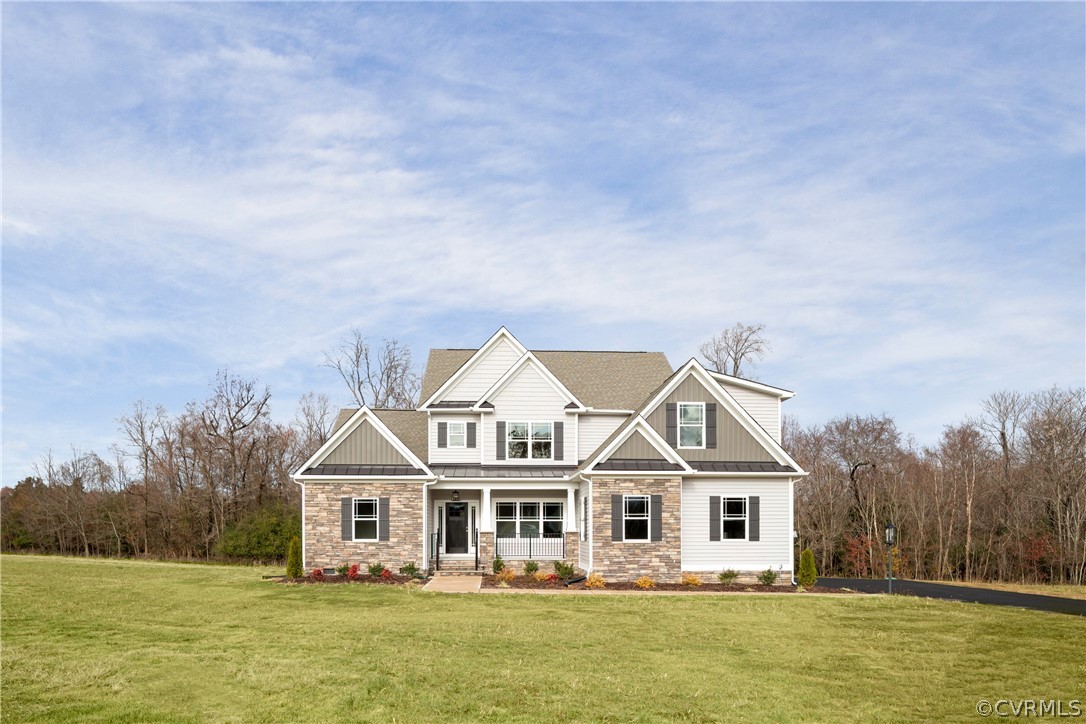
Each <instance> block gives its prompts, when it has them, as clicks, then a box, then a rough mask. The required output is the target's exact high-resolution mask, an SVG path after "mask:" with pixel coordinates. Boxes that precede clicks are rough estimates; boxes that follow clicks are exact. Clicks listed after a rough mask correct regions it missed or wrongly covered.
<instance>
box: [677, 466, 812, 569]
mask: <svg viewBox="0 0 1086 724" xmlns="http://www.w3.org/2000/svg"><path fill="white" fill-rule="evenodd" d="M790 489H791V488H790V485H789V484H788V481H787V480H758V479H754V480H741V479H717V480H712V479H700V478H699V479H687V480H684V481H683V487H682V515H683V517H682V568H683V570H684V571H722V570H724V569H726V568H731V569H734V570H736V571H764V570H765V569H766V568H772V569H773V570H777V568H778V566H780V567H782V568H783V569H784V570H785V571H791V570H792V527H791V524H790V521H789V509H790V508H789V502H790V501H789V496H790V494H791V493H790ZM711 495H719V496H721V497H738V496H751V495H757V496H759V507H760V512H761V524H760V526H759V527H760V534H761V535H760V538H761V540H759V541H740V540H722V541H710V540H709V496H711Z"/></svg>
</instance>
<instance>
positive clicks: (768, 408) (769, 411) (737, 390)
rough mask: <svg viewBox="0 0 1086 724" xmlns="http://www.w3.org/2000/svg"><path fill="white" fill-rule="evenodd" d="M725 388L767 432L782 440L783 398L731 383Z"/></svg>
mask: <svg viewBox="0 0 1086 724" xmlns="http://www.w3.org/2000/svg"><path fill="white" fill-rule="evenodd" d="M724 388H725V389H726V390H727V391H728V392H729V393H730V394H731V396H732V397H734V398H735V401H736V402H738V403H739V404H740V405H742V406H743V409H744V410H746V411H747V412H749V413H750V416H751V417H753V418H754V419H755V420H756V421H757V422H758V424H759V425H761V426H762V427H764V428H765V431H766V432H768V433H769V434H770V435H772V436H773V439H774V440H776V441H777V442H780V441H781V400H780V398H779V397H775V396H773V395H767V394H765V393H764V392H753V391H751V390H746V389H743V388H742V387H736V386H734V385H729V384H725V385H724Z"/></svg>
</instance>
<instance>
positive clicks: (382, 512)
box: [377, 498, 388, 541]
mask: <svg viewBox="0 0 1086 724" xmlns="http://www.w3.org/2000/svg"><path fill="white" fill-rule="evenodd" d="M377 540H379V541H386V540H388V498H378V499H377Z"/></svg>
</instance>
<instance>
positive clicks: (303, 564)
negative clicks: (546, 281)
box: [291, 478, 308, 571]
mask: <svg viewBox="0 0 1086 724" xmlns="http://www.w3.org/2000/svg"><path fill="white" fill-rule="evenodd" d="M291 479H292V480H293V481H294V483H295V485H298V486H300V487H301V489H302V570H303V571H305V570H308V569H307V568H306V565H305V483H303V482H302V481H301V480H298V479H297V478H291Z"/></svg>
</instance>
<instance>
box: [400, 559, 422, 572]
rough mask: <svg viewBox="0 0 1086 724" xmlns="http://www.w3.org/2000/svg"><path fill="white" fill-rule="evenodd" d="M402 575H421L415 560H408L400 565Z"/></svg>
mask: <svg viewBox="0 0 1086 724" xmlns="http://www.w3.org/2000/svg"><path fill="white" fill-rule="evenodd" d="M400 575H404V576H417V575H419V567H418V566H417V565H415V562H414V561H408V562H407V563H404V564H403V565H402V566H400Z"/></svg>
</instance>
